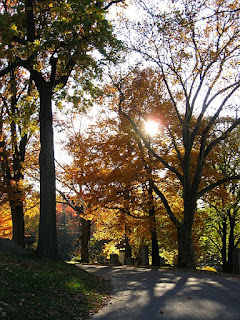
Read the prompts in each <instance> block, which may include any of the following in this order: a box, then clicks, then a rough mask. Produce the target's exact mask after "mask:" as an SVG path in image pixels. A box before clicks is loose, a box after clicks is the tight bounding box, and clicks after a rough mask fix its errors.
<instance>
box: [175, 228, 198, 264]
mask: <svg viewBox="0 0 240 320" xmlns="http://www.w3.org/2000/svg"><path fill="white" fill-rule="evenodd" d="M177 236H178V266H179V267H180V268H195V261H194V250H193V243H192V226H191V225H186V224H183V223H182V224H180V225H179V226H178V227H177Z"/></svg>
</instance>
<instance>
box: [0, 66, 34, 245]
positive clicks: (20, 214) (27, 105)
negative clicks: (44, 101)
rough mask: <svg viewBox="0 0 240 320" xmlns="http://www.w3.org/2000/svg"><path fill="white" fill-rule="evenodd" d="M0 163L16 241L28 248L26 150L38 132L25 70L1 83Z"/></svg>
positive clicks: (32, 97)
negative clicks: (25, 179)
mask: <svg viewBox="0 0 240 320" xmlns="http://www.w3.org/2000/svg"><path fill="white" fill-rule="evenodd" d="M1 85H2V89H1V93H0V112H1V119H0V159H1V164H0V168H1V179H2V181H1V182H2V183H1V187H0V189H1V192H2V193H3V194H5V195H6V197H7V200H8V202H9V205H10V208H11V217H12V228H13V230H12V237H13V241H14V242H15V243H17V244H18V245H21V246H24V198H25V191H26V190H25V189H26V187H27V184H26V182H24V162H25V155H26V148H27V144H28V142H29V139H30V137H31V135H32V133H33V132H34V131H35V130H36V128H37V122H36V112H37V106H38V104H37V102H36V95H35V92H34V87H33V86H32V84H31V81H30V80H29V77H27V76H26V73H25V72H24V71H23V70H22V69H20V68H19V69H16V70H13V71H11V72H10V74H9V75H6V76H5V77H3V78H2V79H1Z"/></svg>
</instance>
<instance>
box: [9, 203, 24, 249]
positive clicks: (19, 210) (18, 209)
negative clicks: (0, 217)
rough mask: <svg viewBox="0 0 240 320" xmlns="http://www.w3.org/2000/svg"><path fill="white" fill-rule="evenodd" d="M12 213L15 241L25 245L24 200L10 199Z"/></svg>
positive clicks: (22, 245)
mask: <svg viewBox="0 0 240 320" xmlns="http://www.w3.org/2000/svg"><path fill="white" fill-rule="evenodd" d="M10 207H11V215H12V231H13V241H14V242H15V243H16V244H18V245H20V246H21V247H24V213H23V202H20V201H18V203H16V202H15V201H10Z"/></svg>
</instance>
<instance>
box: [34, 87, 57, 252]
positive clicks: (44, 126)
mask: <svg viewBox="0 0 240 320" xmlns="http://www.w3.org/2000/svg"><path fill="white" fill-rule="evenodd" d="M38 91H39V94H40V114H39V119H40V143H41V151H40V156H39V166H40V224H39V240H38V248H37V251H38V253H39V254H40V255H43V256H46V257H50V258H57V256H58V249H57V232H56V181H55V165H54V142H53V125H52V86H50V85H48V84H47V83H42V84H41V85H38Z"/></svg>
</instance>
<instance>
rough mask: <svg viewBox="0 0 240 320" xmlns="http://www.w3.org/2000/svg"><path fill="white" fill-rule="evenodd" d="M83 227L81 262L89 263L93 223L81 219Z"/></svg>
mask: <svg viewBox="0 0 240 320" xmlns="http://www.w3.org/2000/svg"><path fill="white" fill-rule="evenodd" d="M80 222H81V225H82V233H81V236H80V241H81V262H84V263H89V250H88V243H89V240H90V231H91V221H90V220H85V219H84V218H80Z"/></svg>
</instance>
